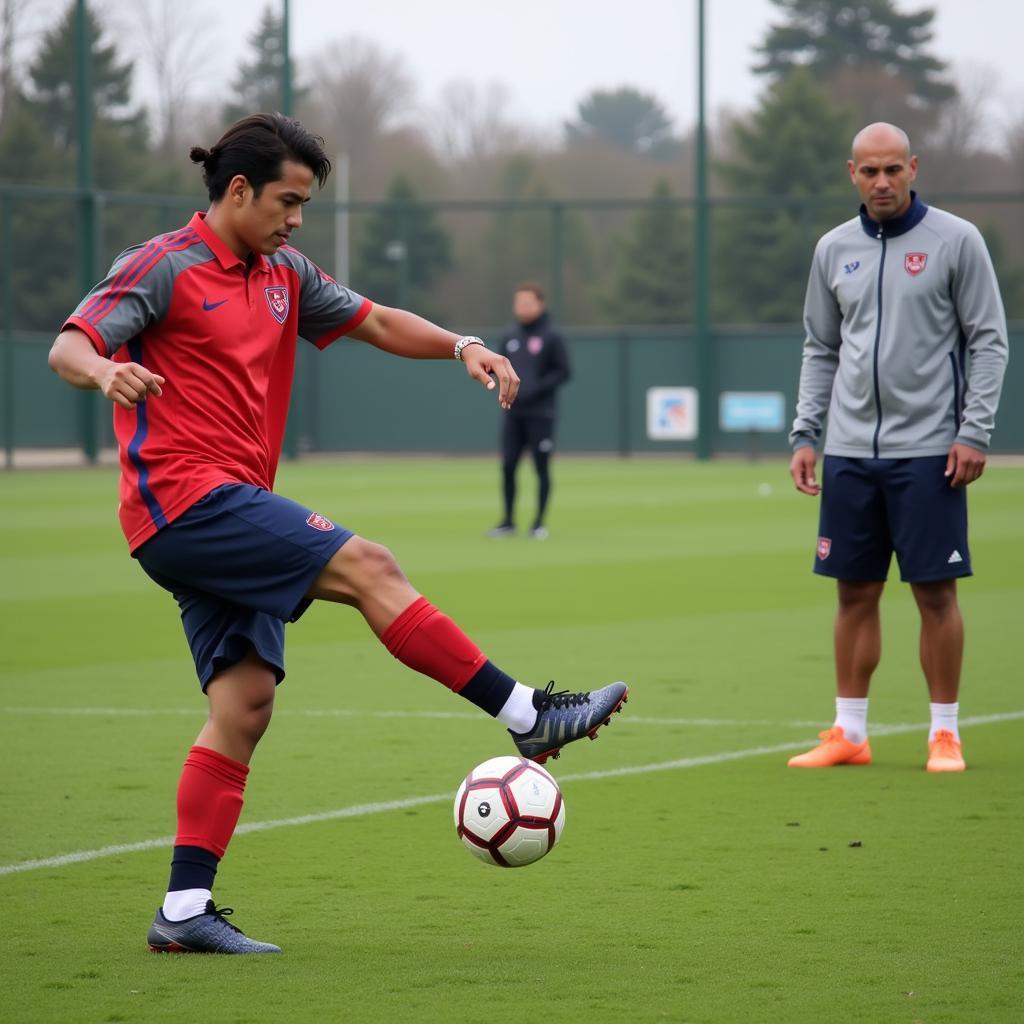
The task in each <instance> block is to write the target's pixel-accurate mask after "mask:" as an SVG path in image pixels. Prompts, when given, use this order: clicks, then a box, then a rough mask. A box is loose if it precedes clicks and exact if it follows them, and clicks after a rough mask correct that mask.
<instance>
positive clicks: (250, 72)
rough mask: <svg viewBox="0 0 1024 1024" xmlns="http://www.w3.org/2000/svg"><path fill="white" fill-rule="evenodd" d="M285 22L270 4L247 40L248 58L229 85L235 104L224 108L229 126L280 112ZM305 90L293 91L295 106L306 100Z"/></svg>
mask: <svg viewBox="0 0 1024 1024" xmlns="http://www.w3.org/2000/svg"><path fill="white" fill-rule="evenodd" d="M283 42H284V20H283V15H282V14H281V12H280V11H279V10H277V9H276V8H274V7H271V6H270V5H269V4H268V5H267V6H266V7H265V8H264V9H263V16H262V17H261V18H260V23H259V25H258V26H257V27H256V29H255V31H254V32H253V33H252V35H250V36H249V47H250V58H249V59H248V60H246V61H243V62H242V63H241V64H240V65H239V66H238V73H237V74H236V75H235V80H234V81H233V82H232V83H231V88H232V89H233V90H234V93H235V97H236V99H235V101H234V102H232V103H229V104H228V105H227V106H226V107H225V108H224V121H225V123H226V124H231V123H233V122H235V121H237V120H238V119H239V118H241V117H245V116H246V115H247V114H256V113H260V112H271V113H272V112H274V111H279V110H281V108H282V106H283V102H282V74H283V71H284V56H285V55H284V47H283V45H282V44H283ZM305 92H306V91H305V90H304V89H296V88H294V87H293V89H292V98H293V100H294V102H295V105H298V104H299V103H300V102H301V101H302V100H303V99H304V97H305Z"/></svg>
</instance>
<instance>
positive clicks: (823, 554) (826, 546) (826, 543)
mask: <svg viewBox="0 0 1024 1024" xmlns="http://www.w3.org/2000/svg"><path fill="white" fill-rule="evenodd" d="M831 550H832V538H831V537H819V538H818V558H820V559H821V561H823V562H824V561H825V559H826V558H828V556H829V552H830V551H831Z"/></svg>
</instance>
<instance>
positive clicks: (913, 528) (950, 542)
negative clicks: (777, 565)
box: [814, 455, 971, 583]
mask: <svg viewBox="0 0 1024 1024" xmlns="http://www.w3.org/2000/svg"><path fill="white" fill-rule="evenodd" d="M945 470H946V456H945V455H934V456H927V457H923V458H912V459H848V458H844V457H842V456H839V455H826V456H825V463H824V467H823V479H822V483H821V519H820V522H819V526H818V549H817V552H816V555H815V559H814V571H815V572H816V573H819V574H820V575H822V576H833V577H835V578H836V579H840V580H848V581H850V582H858V581H869V580H884V579H885V578H886V577H887V576H888V574H889V563H890V562H891V560H892V553H893V551H895V552H896V558H897V560H898V561H899V565H900V579H902V580H903V581H904V582H906V583H928V582H931V581H934V580H948V579H953V578H954V577H958V576H970V575H971V554H970V552H969V551H968V549H967V488H966V487H958V488H953V487H950V486H949V477H947V476H945Z"/></svg>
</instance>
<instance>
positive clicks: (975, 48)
mask: <svg viewBox="0 0 1024 1024" xmlns="http://www.w3.org/2000/svg"><path fill="white" fill-rule="evenodd" d="M67 2H68V0H32V2H31V3H30V4H29V7H30V10H33V16H34V17H39V16H40V15H42V14H43V12H44V11H46V10H49V11H51V12H52V11H60V10H62V9H64V7H65V6H66V3H67ZM93 2H95V3H97V6H98V7H99V8H100V9H101V10H103V11H104V12H106V13H108V14H110V15H112V16H113V19H114V20H115V21H117V22H119V23H120V24H121V25H122V26H125V25H127V26H131V25H132V24H133V21H132V16H131V14H130V11H131V9H132V8H133V7H134V6H135V5H136V4H137V3H139V2H142V0H93ZM146 2H154V0H146ZM156 2H161V0H156ZM272 2H273V3H274V5H275V6H278V5H279V3H280V0H272ZM265 6H266V3H265V2H261V0H216V2H210V0H175V9H176V10H178V11H180V12H181V17H182V18H184V19H185V20H186V21H187V23H189V24H192V25H195V26H196V27H197V29H198V31H197V36H198V37H199V38H198V39H197V46H199V47H200V49H201V51H202V52H206V53H209V54H210V55H211V58H214V57H215V59H211V60H210V61H209V62H208V67H207V70H206V72H205V73H204V75H203V79H202V81H203V87H202V89H201V90H200V92H208V93H211V94H213V93H219V92H221V91H222V90H225V89H226V88H227V84H228V82H229V81H230V79H231V78H232V77H233V75H234V72H235V70H236V68H237V65H238V62H239V60H240V59H242V58H243V57H244V56H245V55H246V52H247V42H246V41H247V39H248V37H249V35H250V34H251V33H252V32H253V30H254V29H255V28H256V26H257V25H258V23H259V20H260V14H261V12H262V11H263V10H264V9H265ZM925 6H928V7H931V8H933V9H935V10H936V12H937V15H936V19H935V21H934V23H933V24H934V26H935V38H934V40H933V46H932V52H933V53H934V54H935V55H936V56H938V57H940V58H942V59H944V60H947V61H950V62H951V63H952V65H953V68H954V70H955V71H956V72H957V73H958V75H959V76H960V77H961V80H965V79H966V78H967V77H970V76H974V77H976V76H977V75H978V74H979V73H986V72H985V69H989V70H988V72H987V73H989V74H991V75H992V77H993V82H992V86H993V88H994V90H995V94H994V96H993V102H992V104H991V106H990V109H989V114H990V117H991V118H992V119H993V120H994V121H998V120H999V119H1000V118H1003V119H1010V118H1011V117H1013V116H1014V115H1015V114H1016V113H1017V111H1019V110H1021V109H1022V108H1024V59H1022V57H1021V41H1022V39H1024V2H1022V0H931V2H930V3H928V2H925V0H898V2H897V7H898V9H899V10H901V11H905V12H907V11H917V10H920V9H921V8H922V7H925ZM705 7H706V39H707V51H706V52H707V104H708V113H709V115H713V114H714V112H715V111H716V110H718V109H720V108H721V107H723V106H727V107H730V108H734V109H740V110H745V109H749V108H750V107H752V106H753V105H754V104H755V102H756V97H757V94H758V92H759V91H760V89H761V88H762V87H763V81H762V80H761V79H759V78H757V77H756V76H753V75H752V74H751V73H750V70H749V68H750V65H751V63H752V62H753V59H754V58H753V52H752V47H753V46H754V45H755V44H756V43H758V42H759V41H761V40H763V38H764V36H765V33H766V31H767V28H768V26H769V24H770V23H771V22H772V21H773V20H778V17H777V9H776V8H775V7H774V6H773V4H772V3H771V2H770V0H706V4H705ZM696 9H697V4H696V0H615V2H612V0H514V2H512V3H510V2H508V0H503V2H500V3H499V2H495V0H371V2H366V0H360V2H359V3H352V2H346V0H291V12H292V13H291V35H292V53H293V57H294V58H295V60H296V65H297V68H296V69H297V72H298V73H299V74H301V70H302V58H303V57H306V56H309V55H310V54H312V53H319V52H322V51H323V50H324V49H325V47H326V46H327V44H328V43H331V42H335V41H340V40H341V39H343V38H345V37H346V36H348V35H353V34H354V35H358V36H361V37H363V38H366V39H369V40H372V41H373V42H374V43H376V44H377V45H378V46H380V47H381V48H383V49H384V50H385V51H388V52H391V53H394V54H399V55H401V56H402V57H403V58H404V60H405V62H406V66H407V67H408V69H409V71H410V72H411V73H412V75H413V77H414V79H415V80H416V82H417V84H418V86H419V91H420V95H421V98H422V102H423V103H424V104H425V105H427V106H429V104H431V103H432V102H434V101H435V100H436V99H437V97H438V94H439V92H440V90H441V87H442V86H443V85H444V84H445V83H446V82H448V81H451V80H452V79H465V78H472V79H474V80H476V81H478V82H480V83H481V84H486V83H489V82H500V83H502V84H503V85H505V86H506V87H507V89H508V90H509V92H510V99H511V102H510V104H509V107H508V111H507V112H508V113H509V114H510V115H511V116H512V117H513V118H514V119H515V120H519V121H523V122H527V123H531V124H533V125H535V126H537V127H539V128H547V129H549V130H551V131H555V130H557V129H558V128H559V127H560V125H561V124H562V122H563V121H565V120H567V119H569V118H571V117H572V116H573V114H574V112H575V109H576V104H577V102H578V101H579V100H580V98H581V97H583V96H585V95H586V94H587V93H588V92H589V91H590V90H592V89H594V88H614V87H616V86H618V85H623V84H628V85H632V86H635V87H638V88H640V89H642V90H644V91H647V92H651V93H654V94H655V95H656V96H657V97H658V98H659V99H660V100H661V102H662V103H663V104H664V105H665V107H666V108H667V109H668V110H669V112H670V113H671V114H672V115H673V116H674V117H675V119H676V121H677V124H678V125H679V126H680V127H686V126H688V125H690V124H692V123H693V120H694V117H695V111H696V74H697V72H696V61H695V41H696V20H697V17H696ZM132 37H133V33H131V32H126V33H124V34H122V36H121V38H120V39H119V40H118V41H119V44H120V45H121V46H122V47H123V48H124V49H125V51H127V52H131V50H132V48H133V45H137V39H133V38H132ZM142 84H143V83H142V82H140V86H142Z"/></svg>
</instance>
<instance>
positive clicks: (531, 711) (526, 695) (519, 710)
mask: <svg viewBox="0 0 1024 1024" xmlns="http://www.w3.org/2000/svg"><path fill="white" fill-rule="evenodd" d="M497 718H498V721H499V722H501V723H502V724H503V725H505V726H506V727H507V728H509V729H511V730H512V731H513V732H529V731H530V730H531V729H532V728H533V727H534V726H535V725H536V724H537V709H536V708H535V707H534V706H533V688H532V687H530V686H523V684H522V683H516V685H515V688H514V689H513V690H512V692H511V693H510V694H509V697H508V700H507V701H505V703H504V705H503V706H502V709H501V710H500V711H499V712H498V715H497Z"/></svg>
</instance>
